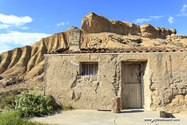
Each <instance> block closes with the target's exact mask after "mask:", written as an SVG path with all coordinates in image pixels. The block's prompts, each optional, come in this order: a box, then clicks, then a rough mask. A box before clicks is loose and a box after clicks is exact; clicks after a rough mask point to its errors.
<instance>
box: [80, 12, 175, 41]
mask: <svg viewBox="0 0 187 125" xmlns="http://www.w3.org/2000/svg"><path fill="white" fill-rule="evenodd" d="M81 29H83V30H84V31H85V32H87V33H100V32H112V33H116V34H120V35H137V36H140V37H145V38H166V36H167V35H171V34H176V30H175V29H168V28H162V27H153V26H152V25H150V24H144V25H140V26H139V25H136V24H133V23H128V22H121V21H117V20H109V19H107V18H105V17H104V16H101V15H99V16H98V15H96V14H95V13H93V12H92V13H89V14H87V15H86V16H85V17H84V18H83V20H82V26H81Z"/></svg>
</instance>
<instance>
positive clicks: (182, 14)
mask: <svg viewBox="0 0 187 125" xmlns="http://www.w3.org/2000/svg"><path fill="white" fill-rule="evenodd" d="M186 8H187V5H186V4H184V5H183V7H182V9H181V13H180V14H177V15H175V16H187V13H185V11H186Z"/></svg>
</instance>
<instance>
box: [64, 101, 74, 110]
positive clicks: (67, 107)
mask: <svg viewBox="0 0 187 125" xmlns="http://www.w3.org/2000/svg"><path fill="white" fill-rule="evenodd" d="M62 109H63V110H70V109H72V106H71V105H70V104H68V103H64V104H62Z"/></svg>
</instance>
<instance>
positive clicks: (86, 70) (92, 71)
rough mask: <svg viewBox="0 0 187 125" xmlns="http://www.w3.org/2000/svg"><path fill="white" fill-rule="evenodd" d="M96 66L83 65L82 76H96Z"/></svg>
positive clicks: (91, 64)
mask: <svg viewBox="0 0 187 125" xmlns="http://www.w3.org/2000/svg"><path fill="white" fill-rule="evenodd" d="M97 72H98V64H97V63H83V64H82V75H97Z"/></svg>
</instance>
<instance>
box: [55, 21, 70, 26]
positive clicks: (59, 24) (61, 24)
mask: <svg viewBox="0 0 187 125" xmlns="http://www.w3.org/2000/svg"><path fill="white" fill-rule="evenodd" d="M65 24H69V22H62V23H58V24H57V26H64V25H65Z"/></svg>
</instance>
